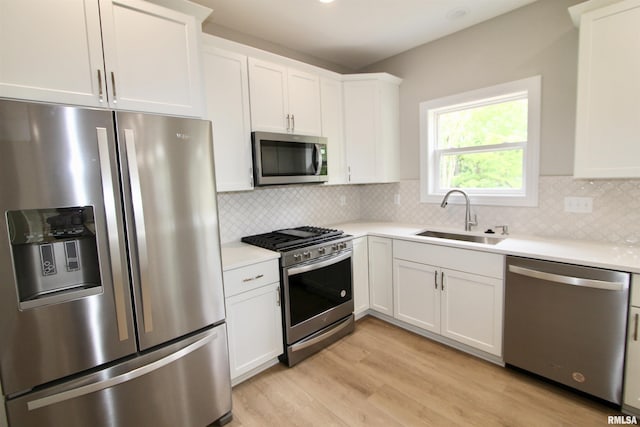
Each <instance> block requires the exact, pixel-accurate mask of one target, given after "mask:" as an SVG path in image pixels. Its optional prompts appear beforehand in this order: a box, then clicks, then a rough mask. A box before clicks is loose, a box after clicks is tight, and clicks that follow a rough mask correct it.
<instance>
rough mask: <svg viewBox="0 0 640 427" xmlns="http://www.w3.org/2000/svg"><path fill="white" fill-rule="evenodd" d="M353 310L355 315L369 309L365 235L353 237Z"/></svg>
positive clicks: (367, 260) (367, 255)
mask: <svg viewBox="0 0 640 427" xmlns="http://www.w3.org/2000/svg"><path fill="white" fill-rule="evenodd" d="M352 261H353V312H354V314H355V316H356V317H359V315H361V314H362V313H364V312H365V311H367V310H368V309H369V254H368V248H367V237H366V236H365V237H359V238H357V239H353V258H352Z"/></svg>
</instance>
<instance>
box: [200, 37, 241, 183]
mask: <svg viewBox="0 0 640 427" xmlns="http://www.w3.org/2000/svg"><path fill="white" fill-rule="evenodd" d="M202 61H203V69H204V86H205V100H206V109H207V112H206V116H205V117H206V118H207V119H208V120H211V123H212V124H213V148H214V152H215V160H216V187H217V189H218V191H241V190H251V189H252V188H253V175H252V163H251V121H250V117H249V77H248V73H247V57H246V56H244V55H240V54H237V53H233V52H228V51H225V50H222V49H218V48H215V47H212V46H207V45H205V46H203V49H202Z"/></svg>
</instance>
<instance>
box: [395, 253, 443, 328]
mask: <svg viewBox="0 0 640 427" xmlns="http://www.w3.org/2000/svg"><path fill="white" fill-rule="evenodd" d="M437 275H438V270H437V269H436V268H435V267H432V266H430V265H426V264H420V263H417V262H411V261H405V260H401V259H394V260H393V282H394V311H395V318H396V319H398V320H402V321H403V322H407V323H409V324H411V325H414V326H417V327H419V328H422V329H424V330H427V331H431V332H436V333H439V332H440V289H439V287H438V281H437V279H438V278H437ZM430 283H431V284H432V285H431V286H429V284H430Z"/></svg>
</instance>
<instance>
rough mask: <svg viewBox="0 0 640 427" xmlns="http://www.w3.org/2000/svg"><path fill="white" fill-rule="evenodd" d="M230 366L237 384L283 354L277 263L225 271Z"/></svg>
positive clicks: (271, 363) (259, 264)
mask: <svg viewBox="0 0 640 427" xmlns="http://www.w3.org/2000/svg"><path fill="white" fill-rule="evenodd" d="M224 278H225V281H224V286H225V295H226V300H225V303H226V309H227V331H228V334H229V365H230V371H231V381H232V383H233V384H234V385H235V384H237V383H239V382H241V381H242V380H244V379H246V378H248V377H249V376H251V375H252V374H256V373H257V372H259V371H260V370H261V369H263V368H266V367H269V366H271V365H273V364H275V363H277V357H278V356H279V355H281V354H282V352H283V344H282V314H281V310H280V281H279V280H280V279H279V273H278V262H277V260H273V261H266V262H262V263H257V264H253V265H250V266H247V267H243V268H239V269H235V270H230V271H225V272H224Z"/></svg>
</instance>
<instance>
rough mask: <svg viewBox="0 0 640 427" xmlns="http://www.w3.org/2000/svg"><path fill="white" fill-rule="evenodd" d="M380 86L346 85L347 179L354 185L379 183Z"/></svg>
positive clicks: (367, 84) (369, 81)
mask: <svg viewBox="0 0 640 427" xmlns="http://www.w3.org/2000/svg"><path fill="white" fill-rule="evenodd" d="M379 96H380V95H379V91H378V84H377V82H376V81H374V80H367V81H353V82H344V133H345V147H346V153H347V177H348V181H349V182H351V183H368V182H376V179H377V178H376V155H377V153H376V145H377V144H376V141H377V139H378V138H379V137H380V135H379V132H378V120H379V118H378V115H379V114H378V113H379V109H378V103H379Z"/></svg>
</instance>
